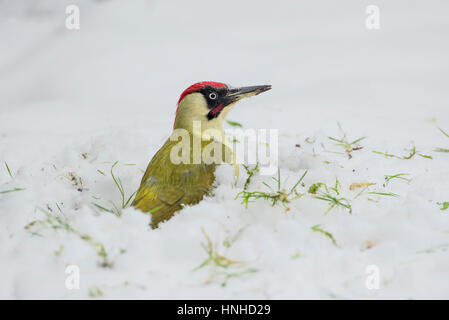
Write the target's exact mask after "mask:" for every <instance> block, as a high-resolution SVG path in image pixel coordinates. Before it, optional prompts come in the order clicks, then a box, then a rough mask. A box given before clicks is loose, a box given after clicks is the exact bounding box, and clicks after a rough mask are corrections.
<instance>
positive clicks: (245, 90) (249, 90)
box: [227, 85, 271, 102]
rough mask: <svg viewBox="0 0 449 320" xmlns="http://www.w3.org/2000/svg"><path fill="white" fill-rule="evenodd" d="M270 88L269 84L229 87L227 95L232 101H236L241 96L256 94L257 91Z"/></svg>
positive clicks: (246, 96)
mask: <svg viewBox="0 0 449 320" xmlns="http://www.w3.org/2000/svg"><path fill="white" fill-rule="evenodd" d="M270 89H271V85H263V86H249V87H240V88H230V89H229V91H228V94H227V97H229V98H230V99H231V100H232V101H233V102H236V101H238V100H240V99H242V98H248V97H251V96H256V95H258V94H259V93H262V92H265V91H268V90H270Z"/></svg>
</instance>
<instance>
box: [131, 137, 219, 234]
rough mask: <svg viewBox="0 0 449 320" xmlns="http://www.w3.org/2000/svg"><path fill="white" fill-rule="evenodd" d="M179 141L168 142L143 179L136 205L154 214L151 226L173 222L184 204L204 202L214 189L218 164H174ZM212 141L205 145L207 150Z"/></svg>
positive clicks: (191, 158) (203, 144)
mask: <svg viewBox="0 0 449 320" xmlns="http://www.w3.org/2000/svg"><path fill="white" fill-rule="evenodd" d="M177 143H178V142H177V141H170V140H167V141H166V142H165V144H164V145H163V146H162V147H161V149H160V150H159V151H158V152H157V153H156V154H155V155H154V157H153V159H152V160H151V162H150V163H149V165H148V167H147V170H146V172H145V174H144V176H143V178H142V182H141V184H140V187H139V190H138V191H137V194H136V197H135V199H134V201H133V204H132V205H133V206H134V207H136V208H138V209H140V210H142V211H144V212H149V213H151V215H152V221H151V226H152V227H153V228H156V227H157V226H158V224H159V223H160V222H162V221H165V220H168V219H170V218H171V217H172V216H173V214H174V213H175V212H176V211H178V210H180V209H182V207H183V205H194V204H197V203H198V202H200V201H201V200H202V199H203V197H204V196H205V195H207V194H208V193H209V192H210V191H211V189H212V185H213V183H214V180H215V175H214V172H215V168H216V166H217V164H214V163H213V164H205V163H201V164H192V163H193V156H192V152H190V160H191V161H190V164H184V163H180V164H174V163H172V161H171V160H170V152H171V149H172V148H173V147H174V146H175V145H176V144H177ZM208 143H210V142H207V143H206V142H202V148H204V147H205V146H206V145H207V144H208Z"/></svg>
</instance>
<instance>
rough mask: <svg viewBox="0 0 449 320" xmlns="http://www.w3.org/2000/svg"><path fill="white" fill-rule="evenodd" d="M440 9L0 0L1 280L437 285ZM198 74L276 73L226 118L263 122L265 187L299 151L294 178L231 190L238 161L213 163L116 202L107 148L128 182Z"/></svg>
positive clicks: (25, 288)
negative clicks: (149, 206)
mask: <svg viewBox="0 0 449 320" xmlns="http://www.w3.org/2000/svg"><path fill="white" fill-rule="evenodd" d="M69 3H75V4H77V5H78V6H79V7H80V13H81V20H80V21H81V29H80V30H76V31H75V30H72V31H70V30H67V29H66V28H65V17H66V15H65V7H66V5H67V4H69ZM370 4H374V5H377V6H379V9H380V27H381V28H380V29H379V30H368V29H367V28H366V27H365V19H366V16H367V14H366V13H365V9H366V7H367V6H368V5H370ZM448 15H449V3H448V2H447V1H443V0H442V1H436V0H431V1H386V0H382V1H381V0H376V1H364V0H362V1H360V0H357V1H356V0H353V1H349V0H345V1H338V2H336V1H293V0H292V1H286V0H279V1H261V0H258V1H244V2H243V1H237V0H228V1H221V2H215V1H214V2H211V1H206V0H195V1H144V0H141V1H127V2H124V1H118V0H110V1H87V0H84V1H81V0H79V1H76V0H73V1H61V0H53V1H50V0H48V1H44V0H40V1H32V2H30V1H25V0H20V1H18V0H16V1H0V26H1V27H0V297H1V298H8V299H26V298H33V299H34V298H62V299H78V298H89V297H91V298H112V299H113V298H145V299H148V298H149V299H154V298H175V299H176V298H193V299H196V298H208V299H213V298H224V299H228V298H238V299H240V298H261V299H265V298H267V299H279V298H285V299H297V298H321V299H334V298H343V299H345V298H362V299H378V298H388V299H390V298H397V299H418V298H443V299H444V298H445V299H447V298H449V272H448V270H449V256H448V251H447V249H449V209H446V210H442V209H444V208H445V204H444V202H447V201H449V179H448V176H449V153H448V152H441V151H443V150H439V151H440V152H439V151H437V148H444V149H449V137H446V136H445V135H444V134H443V133H442V132H441V131H440V130H438V128H441V129H443V130H444V131H445V132H448V133H449V59H448V57H449V43H448V39H449V19H447V17H448ZM201 80H214V81H220V82H226V83H229V84H232V85H235V86H239V85H257V84H271V85H273V89H272V90H271V91H269V92H267V93H264V94H262V95H260V96H258V97H255V98H251V99H248V100H247V101H242V102H241V103H240V104H239V105H238V106H237V107H236V108H234V110H233V111H232V112H231V113H230V115H229V119H230V120H233V121H238V122H240V123H241V124H242V125H243V126H244V128H275V129H276V128H277V129H279V130H280V136H279V164H280V173H281V181H282V187H283V188H285V189H286V190H289V189H290V188H291V187H292V186H293V185H294V184H295V182H296V181H297V180H298V179H299V177H300V176H301V175H302V174H303V173H304V172H305V170H308V173H307V174H306V176H305V177H304V180H303V185H299V187H298V188H297V191H298V192H299V193H301V194H304V196H302V197H301V198H300V199H297V200H293V201H291V202H290V203H287V207H288V208H289V209H290V210H288V211H286V210H285V208H283V207H282V206H280V205H276V206H274V207H272V206H271V204H270V203H269V202H268V201H266V200H263V199H259V200H257V201H255V202H252V203H249V204H248V208H247V209H246V208H245V205H244V204H242V203H241V199H235V198H236V195H237V194H238V193H239V192H240V191H242V190H243V186H244V183H245V180H246V173H245V170H244V169H243V168H241V174H240V180H239V182H238V184H237V186H234V185H233V178H232V173H233V168H232V167H230V166H227V165H223V166H221V167H220V168H219V170H218V172H217V182H218V183H217V184H218V186H217V188H216V189H215V194H214V196H213V197H209V198H207V199H205V200H204V201H203V202H201V203H200V204H199V205H197V206H194V207H188V208H185V209H184V210H182V211H181V212H180V213H179V214H177V215H176V216H175V217H174V218H173V219H171V220H170V221H168V222H166V223H164V224H163V225H161V227H160V228H159V229H157V230H151V229H150V228H149V226H148V222H149V217H148V216H147V215H144V214H142V213H141V212H139V211H136V210H134V209H133V208H130V207H128V208H125V209H123V210H120V208H121V205H122V197H121V195H120V192H119V190H118V188H117V187H116V185H115V183H114V181H113V179H112V177H111V174H110V171H111V167H112V165H113V164H114V163H115V162H116V161H118V163H117V164H116V166H115V167H114V171H113V172H114V175H115V177H119V178H120V180H121V183H122V185H123V189H124V193H125V200H126V199H127V198H128V197H129V196H130V195H131V194H132V193H133V192H134V191H135V190H136V189H137V187H138V185H139V182H140V179H141V177H142V170H144V169H145V168H146V165H147V163H148V162H149V160H150V159H151V157H152V156H153V154H154V153H155V151H157V150H158V148H159V147H160V146H161V144H162V143H163V142H164V140H165V139H166V137H167V136H168V134H169V133H170V130H171V128H172V123H173V120H174V119H173V118H174V111H175V107H176V106H175V104H176V101H177V99H178V97H179V94H180V93H181V92H182V90H184V89H185V88H186V87H187V86H188V85H190V84H192V83H194V82H197V81H201ZM338 122H339V123H340V124H341V126H342V128H343V130H344V131H345V132H346V133H347V139H348V141H349V142H352V141H354V140H356V139H358V138H361V137H366V138H365V139H363V140H361V141H360V142H359V143H358V145H359V146H360V147H363V148H362V149H360V150H354V151H352V152H351V155H352V158H349V156H348V155H347V154H346V153H345V149H344V148H343V147H341V146H338V145H337V144H336V143H335V141H332V140H331V139H329V138H328V137H329V136H330V137H335V138H341V137H342V133H341V131H340V130H339V128H338V125H337V123H338ZM296 145H298V146H296ZM413 147H415V151H416V153H414V152H413ZM356 149H358V148H356ZM373 151H375V152H373ZM335 152H337V153H335ZM376 152H380V153H383V154H379V153H376ZM385 153H387V155H386V154H385ZM391 155H395V156H391ZM6 164H7V165H6ZM7 166H8V168H9V170H8V168H7ZM397 174H403V175H399V176H396V177H393V178H391V176H394V175H397ZM386 176H390V177H387V178H386ZM336 180H338V182H339V183H338V184H337V189H338V192H339V195H337V194H336V192H335V191H334V190H332V189H328V195H329V196H333V197H335V198H337V199H343V198H344V199H345V200H341V201H340V203H343V204H346V207H345V206H343V205H336V206H335V207H334V208H333V209H332V210H330V211H328V209H329V204H331V203H330V202H327V201H324V200H321V199H319V198H317V196H318V195H321V196H323V193H325V192H326V190H325V187H324V186H321V187H320V188H319V189H318V190H317V193H316V194H312V193H309V192H308V191H309V189H310V187H311V186H313V185H315V186H318V184H317V183H324V184H326V185H327V186H328V187H334V186H335V183H336ZM263 182H266V183H268V184H270V185H272V186H274V187H275V186H276V183H275V182H274V181H273V179H271V177H267V176H261V175H259V174H256V175H255V176H254V177H253V179H252V180H251V183H250V185H249V189H248V190H249V191H264V192H269V191H270V190H269V189H268V188H267V187H266V186H265V185H264V184H263ZM367 183H373V185H370V186H369V187H367V188H366V189H365V186H367ZM357 184H359V185H357ZM14 188H21V189H19V190H15V189H14ZM22 188H23V189H24V190H22ZM351 189H352V190H351ZM8 190H10V191H11V190H13V191H12V192H7V193H5V191H8ZM14 190H15V191H14ZM311 191H313V187H312V190H311ZM100 206H101V207H103V208H104V209H107V210H117V209H114V206H116V207H118V209H119V210H118V211H120V212H121V216H120V217H117V216H116V215H114V214H113V213H109V212H106V211H105V210H103V209H101V208H100ZM349 206H351V209H352V214H350V212H349V211H350V210H349ZM326 212H327V213H326ZM317 225H319V226H317ZM326 232H327V233H326ZM208 239H209V240H210V243H211V245H212V247H213V249H214V251H213V254H212V257H213V258H214V259H213V261H209V262H208V263H206V264H205V265H204V266H202V267H200V268H198V269H196V268H197V267H198V266H200V265H201V264H202V263H203V262H204V261H206V260H207V259H208V252H207V250H205V247H203V246H202V245H201V244H202V243H203V244H205V245H206V249H207V245H208ZM332 239H333V240H334V241H332ZM73 265H75V266H78V267H79V271H80V276H79V280H80V287H79V289H72V290H70V289H68V288H67V286H66V282H67V278H68V277H71V276H72V275H73V274H72V273H70V270H73V269H70V268H69V269H68V272H69V274H66V268H67V266H73ZM220 265H222V266H220ZM377 275H378V276H379V278H378V279H379V287H378V289H376V288H374V289H373V288H372V286H373V285H374V287H376V276H377ZM70 279H72V278H70ZM70 279H69V280H70ZM68 282H69V283H68V284H69V288H70V283H71V282H70V281H68ZM367 284H368V285H367ZM370 288H371V289H370Z"/></svg>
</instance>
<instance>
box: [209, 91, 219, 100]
mask: <svg viewBox="0 0 449 320" xmlns="http://www.w3.org/2000/svg"><path fill="white" fill-rule="evenodd" d="M209 99H212V100H215V99H217V94H216V93H215V92H212V93H210V94H209Z"/></svg>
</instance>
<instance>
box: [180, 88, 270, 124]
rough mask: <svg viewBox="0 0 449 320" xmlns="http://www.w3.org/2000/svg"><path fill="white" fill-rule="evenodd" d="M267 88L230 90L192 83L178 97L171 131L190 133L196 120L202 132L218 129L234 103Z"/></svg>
mask: <svg viewBox="0 0 449 320" xmlns="http://www.w3.org/2000/svg"><path fill="white" fill-rule="evenodd" d="M270 89H271V86H270V85H265V86H250V87H241V88H233V87H230V86H228V85H226V84H224V83H220V82H213V81H202V82H198V83H195V84H193V85H191V86H190V87H188V88H187V89H186V90H184V92H183V93H182V94H181V97H180V98H179V101H178V108H177V110H176V118H175V124H174V128H175V129H178V128H183V129H187V130H189V129H191V127H192V123H193V121H195V120H196V121H201V124H202V128H203V129H207V128H215V129H221V128H222V124H223V120H224V119H225V118H226V115H227V114H228V112H229V111H230V110H231V109H232V107H233V106H234V105H235V104H236V103H237V101H239V100H240V99H242V98H246V97H251V96H254V95H258V94H259V93H262V92H264V91H267V90H270Z"/></svg>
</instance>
